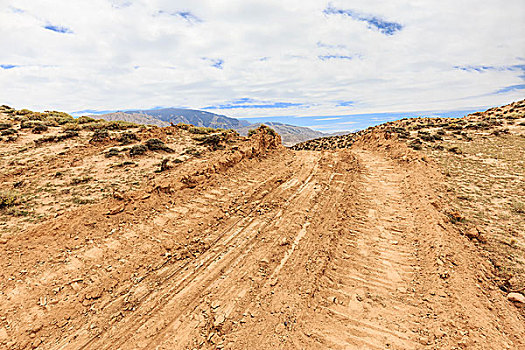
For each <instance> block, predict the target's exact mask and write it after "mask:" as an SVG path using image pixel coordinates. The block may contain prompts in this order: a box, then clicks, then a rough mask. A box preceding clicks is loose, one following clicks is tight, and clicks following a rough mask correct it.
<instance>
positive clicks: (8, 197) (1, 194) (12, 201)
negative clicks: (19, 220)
mask: <svg viewBox="0 0 525 350" xmlns="http://www.w3.org/2000/svg"><path fill="white" fill-rule="evenodd" d="M19 203H20V196H19V195H18V194H17V193H15V192H12V191H0V208H8V207H12V206H14V205H17V204H19Z"/></svg>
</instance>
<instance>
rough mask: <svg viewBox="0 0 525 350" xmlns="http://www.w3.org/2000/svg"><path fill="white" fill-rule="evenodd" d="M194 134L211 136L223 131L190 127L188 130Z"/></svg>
mask: <svg viewBox="0 0 525 350" xmlns="http://www.w3.org/2000/svg"><path fill="white" fill-rule="evenodd" d="M187 130H188V131H189V132H190V133H192V134H202V135H204V134H210V133H212V132H216V131H220V130H222V129H214V128H207V127H200V126H190V127H189V128H188V129H187Z"/></svg>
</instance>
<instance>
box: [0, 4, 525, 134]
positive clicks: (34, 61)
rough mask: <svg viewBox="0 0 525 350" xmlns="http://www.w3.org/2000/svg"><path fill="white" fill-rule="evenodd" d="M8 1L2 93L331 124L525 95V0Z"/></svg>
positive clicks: (0, 63)
mask: <svg viewBox="0 0 525 350" xmlns="http://www.w3.org/2000/svg"><path fill="white" fill-rule="evenodd" d="M0 3H1V4H2V6H1V7H0V30H1V33H2V35H1V36H0V84H1V86H2V88H1V90H0V103H2V104H8V105H11V106H13V107H16V108H24V107H25V108H30V109H34V110H45V109H57V110H63V111H67V112H79V113H83V111H106V110H107V111H111V110H122V109H148V108H154V107H184V108H194V109H204V110H207V111H210V112H214V113H218V114H225V115H228V116H232V117H239V118H250V119H251V120H253V121H257V120H261V119H266V120H272V121H287V122H290V123H293V124H298V125H308V126H312V127H314V128H316V129H318V130H326V131H333V130H350V129H353V128H354V127H356V126H361V124H363V122H366V121H368V122H369V123H372V122H374V121H377V122H379V121H382V120H388V119H389V118H392V116H388V115H385V114H383V113H394V114H393V115H394V116H396V115H402V114H410V113H412V114H418V113H421V114H423V113H426V114H439V113H441V112H444V111H468V110H475V109H481V108H485V107H488V106H495V105H501V104H505V103H509V102H512V101H516V100H519V99H522V98H524V97H525V2H524V1H523V0H505V1H504V2H503V1H501V0H475V1H474V0H461V1H458V0H440V1H424V0H391V1H384V0H383V1H377V0H353V1H314V0H312V1H309V0H298V1H296V0H287V1H282V0H278V1H277V0H259V1H253V0H202V1H201V0H193V1H162V0H152V1H134V0H91V1H80V0H69V1H58V0H57V1H52V0H48V1H37V0H20V1H15V0H0ZM85 113H87V112H85ZM374 119H375V120H374Z"/></svg>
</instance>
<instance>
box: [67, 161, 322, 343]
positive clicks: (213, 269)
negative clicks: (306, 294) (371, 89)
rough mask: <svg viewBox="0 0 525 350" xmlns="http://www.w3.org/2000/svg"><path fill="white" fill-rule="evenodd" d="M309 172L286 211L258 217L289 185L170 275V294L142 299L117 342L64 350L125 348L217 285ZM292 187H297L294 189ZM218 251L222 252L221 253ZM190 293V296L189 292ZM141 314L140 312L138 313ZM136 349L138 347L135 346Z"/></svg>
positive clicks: (100, 340) (94, 340) (117, 328)
mask: <svg viewBox="0 0 525 350" xmlns="http://www.w3.org/2000/svg"><path fill="white" fill-rule="evenodd" d="M311 160H312V159H310V161H311ZM306 168H311V170H310V172H309V173H305V174H303V176H307V178H306V179H304V178H302V179H301V180H300V182H299V184H300V186H299V187H298V188H297V189H296V190H295V191H294V193H293V194H292V195H291V196H290V197H289V198H288V200H287V201H286V202H285V204H284V205H283V208H281V210H280V211H278V212H277V214H275V213H273V214H274V216H273V217H272V216H269V217H263V218H260V217H259V216H258V215H257V208H261V207H262V206H264V205H265V204H266V203H268V202H269V201H270V199H271V198H278V196H279V195H280V193H282V192H284V191H280V189H281V188H282V187H283V185H285V187H286V185H287V183H284V184H281V185H280V186H278V187H277V188H276V189H275V190H274V191H273V193H272V195H271V196H270V195H267V196H266V197H265V201H261V203H260V204H259V205H258V206H257V207H256V208H255V209H254V210H252V211H251V212H250V213H249V214H248V215H247V216H246V217H244V218H243V219H241V220H240V221H239V222H236V223H235V224H233V225H231V226H230V227H229V228H228V229H227V230H226V231H225V233H224V234H222V235H221V237H220V239H219V241H218V242H217V243H216V244H214V245H213V246H212V247H210V249H209V250H208V253H204V254H203V255H201V256H199V258H197V260H196V262H195V264H194V267H193V268H191V266H189V264H186V265H185V266H183V267H182V268H177V269H175V271H173V272H171V273H169V275H168V276H169V277H168V278H167V279H166V280H169V286H168V290H167V291H165V290H166V288H162V287H161V289H160V290H156V291H153V292H150V293H147V294H146V295H145V296H143V297H142V301H141V303H140V304H141V305H139V306H137V310H136V311H135V312H134V314H135V315H137V321H134V320H133V319H134V318H133V317H132V318H130V317H126V318H124V319H123V320H122V321H120V322H119V323H118V324H116V325H115V326H113V327H112V328H113V332H111V330H110V331H109V332H106V333H108V336H109V337H111V335H112V333H116V332H118V334H119V336H118V337H119V340H118V341H115V340H109V341H108V339H105V338H106V336H104V334H101V335H99V336H98V337H94V338H91V339H90V340H88V341H87V342H84V343H83V344H80V345H79V344H78V343H79V342H74V343H73V344H72V343H69V342H67V343H66V344H64V346H63V347H62V348H64V349H68V348H75V349H77V348H80V349H87V348H93V347H96V348H104V345H98V344H105V346H106V348H116V347H119V346H122V345H123V344H125V343H126V341H127V340H129V339H130V338H131V337H132V336H133V334H134V333H135V332H137V331H138V330H139V329H140V328H141V327H142V328H144V327H146V326H147V325H148V321H149V320H152V319H155V320H156V319H157V318H159V315H158V312H159V311H158V310H163V309H167V308H168V306H170V303H169V301H171V300H179V299H180V296H182V294H181V293H190V292H191V290H192V288H193V289H194V288H198V287H200V290H204V289H205V288H206V287H208V286H209V285H210V284H211V283H212V282H213V281H214V278H217V277H218V276H219V275H220V271H221V270H222V269H224V268H225V267H226V266H228V265H229V264H232V263H234V262H235V261H238V260H239V259H241V258H242V256H245V255H246V254H247V251H249V249H246V248H249V247H250V245H253V244H254V243H253V240H254V238H255V237H256V236H257V232H258V231H260V230H261V229H262V228H263V227H265V226H266V225H268V222H271V220H272V219H273V218H274V217H276V216H278V215H281V214H282V211H283V209H286V208H287V207H288V206H290V204H291V203H292V201H293V200H294V199H295V198H296V197H297V196H298V195H300V194H301V193H302V191H303V190H304V188H305V187H306V186H307V185H308V184H309V182H310V181H311V179H312V177H313V175H314V173H315V171H316V169H317V166H314V167H306ZM291 187H296V186H293V185H292V186H291ZM218 247H222V248H220V249H218ZM212 273H214V275H212V276H210V275H211V274H212ZM181 274H182V275H181ZM177 275H181V276H180V277H177V280H173V277H176V276H177ZM188 290H189V291H190V292H188ZM162 291H164V292H162ZM161 292H162V293H161ZM185 295H186V294H185ZM197 296H198V293H197ZM197 296H195V297H197ZM192 300H193V299H192ZM186 301H187V300H186ZM151 304H153V305H151ZM145 305H148V307H147V308H146V306H145ZM144 309H145V310H144ZM139 310H141V311H140V312H139ZM182 312H183V310H177V314H176V315H175V316H177V317H178V316H180V314H181V313H182ZM169 317H170V318H171V319H173V320H176V317H174V315H173V312H169ZM160 318H161V317H160ZM126 324H128V326H125V325H126ZM169 324H170V323H168V324H166V325H163V326H161V328H162V329H164V328H165V327H167V326H169ZM155 333H156V334H157V335H158V334H160V332H159V330H155ZM78 335H79V334H77V336H78ZM80 335H81V334H80ZM104 339H105V340H104ZM133 348H136V347H135V346H133Z"/></svg>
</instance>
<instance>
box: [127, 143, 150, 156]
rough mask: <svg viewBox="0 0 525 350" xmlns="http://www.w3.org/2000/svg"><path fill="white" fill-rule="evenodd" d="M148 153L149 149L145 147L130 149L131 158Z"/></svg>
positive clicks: (136, 146)
mask: <svg viewBox="0 0 525 350" xmlns="http://www.w3.org/2000/svg"><path fill="white" fill-rule="evenodd" d="M147 151H148V149H147V148H146V146H144V145H134V146H132V147H131V148H130V149H129V155H130V157H134V156H140V155H142V154H144V153H146V152H147Z"/></svg>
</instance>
